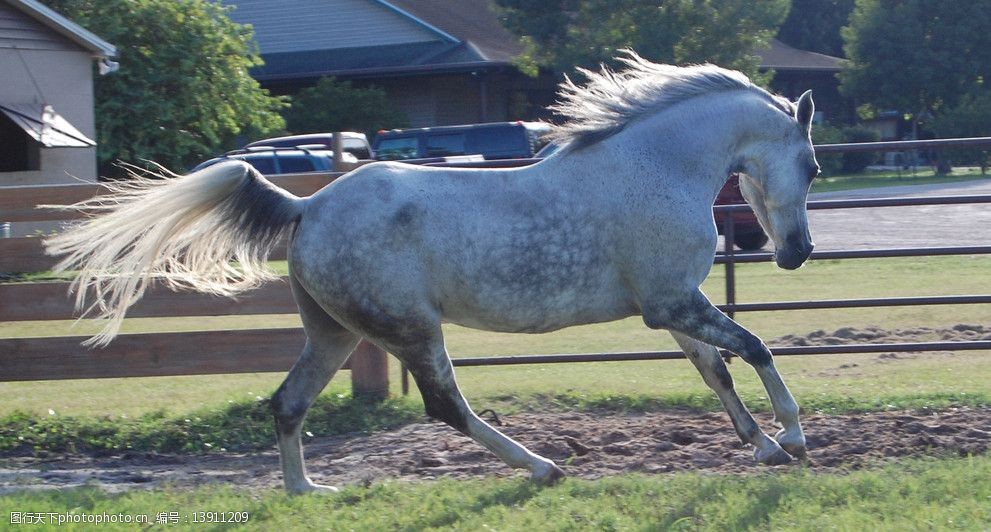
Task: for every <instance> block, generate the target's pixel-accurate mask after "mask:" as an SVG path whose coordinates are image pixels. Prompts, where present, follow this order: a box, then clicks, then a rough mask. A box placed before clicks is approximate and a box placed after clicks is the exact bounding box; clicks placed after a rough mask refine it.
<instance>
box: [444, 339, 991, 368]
mask: <svg viewBox="0 0 991 532" xmlns="http://www.w3.org/2000/svg"><path fill="white" fill-rule="evenodd" d="M985 349H991V340H977V341H971V342H920V343H904V344H838V345H822V346H819V345H810V346H779V347H771V351H773V352H774V356H797V355H836V354H845V353H854V354H860V353H890V352H893V351H894V352H905V353H918V352H926V351H947V350H953V351H978V350H985ZM719 351H720V353H722V355H723V356H724V357H727V358H728V357H732V356H736V355H734V354H733V353H731V352H729V351H726V350H724V349H720V350H719ZM681 358H685V354H684V353H683V352H681V351H634V352H628V353H580V354H560V355H501V356H489V357H468V358H455V359H452V362H453V363H454V365H455V366H466V367H467V366H512V365H519V364H562V363H568V362H623V361H631V360H676V359H681Z"/></svg>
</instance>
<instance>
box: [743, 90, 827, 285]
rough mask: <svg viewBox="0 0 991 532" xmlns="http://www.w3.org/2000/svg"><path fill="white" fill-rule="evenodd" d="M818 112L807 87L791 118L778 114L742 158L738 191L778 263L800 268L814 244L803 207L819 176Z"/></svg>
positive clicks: (749, 144)
mask: <svg viewBox="0 0 991 532" xmlns="http://www.w3.org/2000/svg"><path fill="white" fill-rule="evenodd" d="M814 111H815V104H813V103H812V91H806V92H805V94H803V95H802V96H801V97H800V98H799V99H798V102H796V104H795V106H794V112H793V114H792V116H790V117H789V116H786V115H785V114H784V113H777V112H776V113H774V114H775V115H777V116H776V118H774V119H771V120H769V121H768V122H767V124H766V126H767V127H766V128H764V129H762V131H761V132H760V133H759V134H758V136H757V137H756V138H754V139H752V142H750V143H748V147H747V148H746V149H745V150H744V153H743V160H742V161H741V166H742V169H743V172H744V173H743V174H742V175H741V176H740V191H741V192H743V197H744V198H746V200H747V203H749V204H750V207H751V208H753V210H754V213H756V214H757V219H758V221H760V225H761V226H762V227H763V228H764V231H765V232H766V233H767V235H768V236H770V237H771V240H772V241H773V242H774V248H775V251H774V259H775V261H776V262H777V264H778V266H779V267H781V268H785V269H789V270H793V269H795V268H798V267H799V266H801V265H802V264H803V263H804V262H805V260H806V259H808V258H809V255H810V254H811V253H812V248H813V247H814V244H813V243H812V236H811V235H810V234H809V218H808V213H807V211H806V209H805V201H806V198H807V196H808V194H809V187H810V186H811V185H812V179H813V178H814V177H815V176H816V175H818V174H819V164H818V163H817V162H816V158H815V152H814V150H813V148H812V139H811V128H812V114H813V112H814Z"/></svg>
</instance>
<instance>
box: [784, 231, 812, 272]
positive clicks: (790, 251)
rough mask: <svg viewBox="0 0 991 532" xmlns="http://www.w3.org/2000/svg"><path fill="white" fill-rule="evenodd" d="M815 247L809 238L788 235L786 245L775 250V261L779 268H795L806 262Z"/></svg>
mask: <svg viewBox="0 0 991 532" xmlns="http://www.w3.org/2000/svg"><path fill="white" fill-rule="evenodd" d="M815 247H816V246H815V244H813V243H812V241H811V240H809V239H801V238H792V237H788V239H787V240H785V245H784V246H782V247H780V248H778V249H776V250H775V251H774V261H775V262H776V263H777V264H778V267H779V268H784V269H786V270H794V269H796V268H798V267H799V266H801V265H802V264H805V261H806V260H808V258H809V255H811V254H812V250H813V249H815Z"/></svg>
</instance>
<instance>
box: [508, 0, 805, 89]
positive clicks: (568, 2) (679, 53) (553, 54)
mask: <svg viewBox="0 0 991 532" xmlns="http://www.w3.org/2000/svg"><path fill="white" fill-rule="evenodd" d="M496 3H497V5H498V6H499V8H500V9H501V14H500V19H501V21H502V23H503V25H504V26H506V27H507V28H508V29H509V30H510V31H512V32H513V33H515V34H517V35H519V36H520V37H521V38H522V39H523V41H522V42H523V44H524V46H525V47H526V52H525V53H524V57H525V58H526V59H525V60H523V61H520V62H521V63H523V64H526V65H533V64H536V65H540V66H543V67H547V68H550V69H552V70H554V71H556V72H558V73H568V72H571V71H572V70H573V69H574V67H575V66H582V67H586V68H596V67H597V66H598V64H599V63H603V62H605V63H609V62H610V61H611V58H612V57H614V56H615V55H616V52H617V50H620V49H622V48H633V49H634V50H636V51H637V53H639V54H640V55H642V56H643V57H645V58H647V59H650V60H653V61H660V62H664V63H675V64H686V63H701V62H711V63H716V64H718V65H721V66H724V67H728V68H735V69H739V70H742V71H743V72H745V73H747V74H748V75H750V76H751V77H753V78H754V79H757V80H763V81H766V80H767V76H762V75H760V74H759V73H758V71H757V66H758V63H759V59H758V57H757V56H756V55H755V53H754V51H755V50H758V49H760V48H761V47H762V46H765V45H766V44H767V42H768V40H769V39H770V38H771V37H773V36H774V33H775V31H776V29H777V27H778V25H779V24H781V22H782V21H783V20H784V18H785V16H786V15H787V13H788V0H762V1H759V2H752V1H748V0H700V1H689V0H652V1H649V2H644V1H641V0H618V1H617V0H549V1H548V0H497V2H496Z"/></svg>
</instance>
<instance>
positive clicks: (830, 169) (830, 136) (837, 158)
mask: <svg viewBox="0 0 991 532" xmlns="http://www.w3.org/2000/svg"><path fill="white" fill-rule="evenodd" d="M812 143H813V144H842V143H843V131H842V130H841V129H840V128H838V127H833V126H827V125H824V124H812ZM816 160H817V161H819V168H821V169H822V175H824V176H831V175H836V174H838V173H839V172H840V169H841V168H843V154H842V153H823V154H818V155H816Z"/></svg>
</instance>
